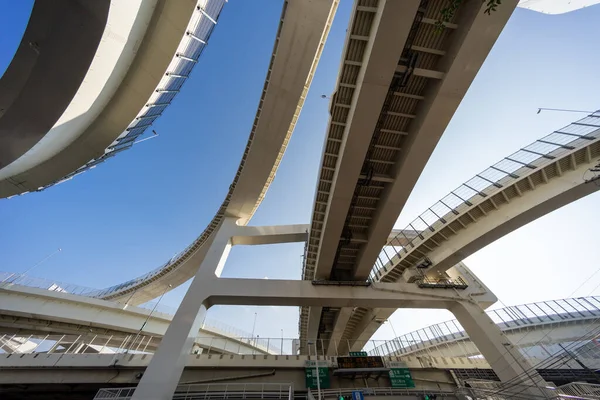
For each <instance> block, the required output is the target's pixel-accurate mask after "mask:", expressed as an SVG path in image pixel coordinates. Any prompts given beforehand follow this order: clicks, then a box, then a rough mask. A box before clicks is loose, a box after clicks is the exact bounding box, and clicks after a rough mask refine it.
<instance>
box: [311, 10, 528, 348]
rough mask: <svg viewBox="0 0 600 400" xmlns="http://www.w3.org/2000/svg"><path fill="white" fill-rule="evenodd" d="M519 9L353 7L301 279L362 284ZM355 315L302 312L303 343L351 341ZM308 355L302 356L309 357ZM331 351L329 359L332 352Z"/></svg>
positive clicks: (333, 98)
mask: <svg viewBox="0 0 600 400" xmlns="http://www.w3.org/2000/svg"><path fill="white" fill-rule="evenodd" d="M517 3H518V1H516V0H515V1H509V2H503V3H502V7H499V8H498V10H497V11H496V12H493V13H491V15H487V14H486V13H485V12H484V11H485V5H483V4H482V3H480V2H462V3H461V4H460V6H459V8H458V9H457V11H456V13H455V15H454V16H453V17H452V19H451V20H450V21H448V22H447V23H444V24H443V26H440V25H439V24H437V21H438V20H439V16H440V12H441V10H442V9H443V8H444V7H445V6H446V4H447V2H446V1H443V0H432V1H418V0H411V1H402V2H394V1H380V2H373V4H370V6H368V7H367V6H365V5H363V3H362V2H360V1H359V2H356V3H355V7H354V9H353V12H352V20H351V23H350V28H349V29H348V34H347V37H346V42H345V45H344V51H343V55H342V62H341V66H340V72H339V75H338V82H337V86H336V90H335V92H334V94H333V96H332V98H331V104H330V114H331V116H330V121H329V126H328V130H327V135H326V139H325V144H324V149H323V155H322V159H321V169H320V174H319V178H318V182H317V190H316V195H315V202H314V205H313V214H312V219H311V230H310V233H309V243H308V247H307V252H306V262H305V265H304V271H303V277H304V279H307V280H313V279H320V280H323V279H324V280H357V281H365V280H366V279H367V278H368V277H369V273H370V272H371V270H372V268H373V264H374V263H375V261H376V259H377V256H378V253H379V252H380V251H381V248H382V247H383V246H384V245H385V243H386V239H387V237H388V235H389V232H390V231H391V230H392V228H393V225H394V223H395V221H396V220H397V218H398V216H399V214H400V212H401V211H402V208H403V207H404V204H405V203H406V200H407V199H408V196H409V195H410V193H411V191H412V189H413V187H414V185H415V183H416V181H417V179H418V178H419V176H420V174H421V171H422V170H423V168H424V167H425V164H426V163H427V160H428V159H429V157H430V155H431V153H432V152H433V150H434V148H435V146H436V144H437V142H438V141H439V139H440V137H441V135H442V134H443V132H444V130H445V129H446V126H447V125H448V123H449V122H450V120H451V118H452V116H453V115H454V112H455V111H456V109H457V108H458V105H459V104H460V102H461V100H462V98H463V97H464V95H465V93H466V92H467V90H468V88H469V86H470V85H471V82H472V81H473V79H474V78H475V76H476V74H477V72H478V71H479V68H480V67H481V65H482V64H483V62H484V60H485V58H486V57H487V55H488V53H489V52H490V50H491V48H492V46H493V45H494V43H495V41H496V39H497V38H498V36H499V34H500V32H502V29H503V28H504V26H505V24H506V22H507V21H508V19H509V18H510V16H511V14H512V12H513V10H514V8H515V7H516V6H517ZM351 317H352V310H350V309H341V310H334V309H328V310H321V309H318V308H311V309H310V310H309V309H307V308H303V309H302V310H301V313H300V332H301V337H302V338H324V339H328V338H335V339H337V340H340V339H342V338H345V337H347V336H345V327H346V325H347V323H348V322H349V321H350V318H351ZM304 351H306V349H304ZM331 351H333V350H331Z"/></svg>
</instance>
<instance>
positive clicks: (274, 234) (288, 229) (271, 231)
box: [231, 224, 309, 246]
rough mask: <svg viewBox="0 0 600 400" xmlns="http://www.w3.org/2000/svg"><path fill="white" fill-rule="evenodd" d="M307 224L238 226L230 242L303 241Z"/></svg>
mask: <svg viewBox="0 0 600 400" xmlns="http://www.w3.org/2000/svg"><path fill="white" fill-rule="evenodd" d="M308 229H309V225H308V224H303V225H275V226H239V227H237V228H236V230H235V232H234V233H233V236H232V237H231V244H232V245H233V246H236V245H245V246H254V245H262V244H281V243H296V242H305V241H306V240H307V239H308Z"/></svg>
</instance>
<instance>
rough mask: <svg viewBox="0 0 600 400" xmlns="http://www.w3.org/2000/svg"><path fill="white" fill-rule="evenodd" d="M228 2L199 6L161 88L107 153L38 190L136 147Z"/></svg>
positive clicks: (184, 76)
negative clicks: (137, 140)
mask: <svg viewBox="0 0 600 400" xmlns="http://www.w3.org/2000/svg"><path fill="white" fill-rule="evenodd" d="M226 2H227V0H206V1H200V2H199V3H198V5H197V7H196V10H195V11H194V13H193V14H192V17H191V19H190V22H189V23H188V25H187V28H186V34H185V35H184V36H183V37H182V39H181V41H180V43H179V46H178V47H177V51H176V53H175V56H174V57H173V59H172V60H171V63H170V64H169V66H168V67H167V70H166V72H165V74H164V75H163V77H162V79H161V80H160V82H159V84H158V86H157V87H156V89H155V90H154V92H153V94H152V95H151V96H150V98H149V99H148V101H147V103H146V105H145V106H144V107H143V108H142V109H141V110H140V112H139V113H138V114H137V116H136V117H135V118H134V119H133V121H132V122H131V123H130V124H129V126H128V127H127V129H125V131H124V132H123V133H122V134H121V135H119V137H118V138H117V139H115V141H114V142H113V143H111V144H110V146H109V147H108V148H107V149H106V150H105V151H104V154H103V155H102V156H100V157H98V158H95V159H92V160H90V161H88V162H87V163H86V164H84V165H82V166H81V167H79V168H78V169H76V170H75V171H73V172H71V173H69V174H67V175H65V176H64V177H62V178H61V179H59V180H57V181H55V182H52V183H50V184H48V185H45V186H43V187H41V188H39V189H37V191H38V192H39V191H42V190H45V189H47V188H49V187H51V186H54V185H57V184H59V183H62V182H65V181H68V180H70V179H72V178H74V177H75V176H77V175H79V174H81V173H83V172H85V171H88V170H90V169H92V168H95V167H96V165H98V164H100V163H102V162H104V161H106V160H107V159H109V158H111V157H113V156H115V155H116V154H118V153H120V152H122V151H124V150H128V149H130V148H131V147H132V146H133V144H134V143H135V141H136V139H137V138H139V137H140V136H141V135H143V134H144V132H146V130H147V129H148V128H149V127H150V126H151V125H152V124H153V123H154V121H155V120H156V119H157V118H158V117H160V116H161V115H162V113H163V112H164V111H165V109H166V108H167V107H168V106H169V105H170V104H171V102H172V101H173V99H174V98H175V96H176V95H177V93H179V91H180V90H181V87H182V86H183V83H184V82H185V81H186V79H187V78H188V77H189V76H190V74H191V72H192V69H193V68H194V66H195V65H196V63H197V62H198V59H199V58H200V56H201V54H202V52H203V50H204V48H205V47H206V45H207V43H208V40H209V38H210V36H211V34H212V31H213V29H214V27H215V25H216V23H217V22H216V21H217V20H218V19H219V15H220V13H221V10H222V8H223V6H224V4H225V3H226Z"/></svg>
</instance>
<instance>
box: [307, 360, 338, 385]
mask: <svg viewBox="0 0 600 400" xmlns="http://www.w3.org/2000/svg"><path fill="white" fill-rule="evenodd" d="M304 378H305V383H306V388H307V389H317V368H316V366H315V362H314V361H306V364H305V366H304ZM319 385H320V387H321V389H329V387H330V386H331V382H330V380H329V364H327V362H326V361H319Z"/></svg>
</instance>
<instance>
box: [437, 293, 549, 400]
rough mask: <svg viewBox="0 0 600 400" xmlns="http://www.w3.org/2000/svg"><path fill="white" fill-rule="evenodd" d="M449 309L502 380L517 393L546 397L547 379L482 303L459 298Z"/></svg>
mask: <svg viewBox="0 0 600 400" xmlns="http://www.w3.org/2000/svg"><path fill="white" fill-rule="evenodd" d="M449 310H450V311H451V312H452V313H453V314H454V315H455V316H456V319H458V322H460V324H461V325H462V326H463V328H464V329H465V331H466V332H467V334H468V335H469V337H470V338H471V341H472V342H473V343H475V345H476V346H477V348H478V350H479V352H480V353H481V354H482V355H483V356H484V357H485V359H486V361H487V362H488V363H489V364H490V366H491V367H492V369H493V370H494V372H495V373H496V375H498V378H500V381H502V383H503V384H507V387H508V386H509V387H514V394H515V395H516V394H517V393H523V395H525V396H526V395H530V396H532V398H546V394H545V391H544V387H545V386H547V384H546V382H544V380H543V379H542V377H541V376H540V375H539V374H538V373H537V371H536V370H535V368H533V367H532V366H531V364H529V362H528V361H527V360H526V359H525V357H523V355H522V354H521V352H520V351H519V349H518V348H517V347H515V346H514V345H513V344H512V343H511V342H510V340H509V339H508V337H506V335H505V334H504V333H503V332H502V330H500V328H499V327H498V326H497V325H496V324H495V323H494V321H492V319H491V318H490V317H489V316H488V315H487V314H486V313H485V311H483V309H482V308H481V307H480V306H479V305H477V304H475V303H471V302H466V301H458V302H454V304H452V305H451V306H450V307H449ZM534 396H535V397H534Z"/></svg>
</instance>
